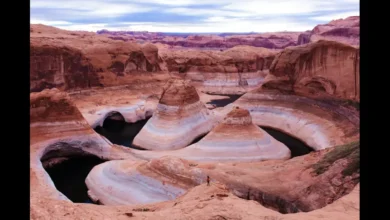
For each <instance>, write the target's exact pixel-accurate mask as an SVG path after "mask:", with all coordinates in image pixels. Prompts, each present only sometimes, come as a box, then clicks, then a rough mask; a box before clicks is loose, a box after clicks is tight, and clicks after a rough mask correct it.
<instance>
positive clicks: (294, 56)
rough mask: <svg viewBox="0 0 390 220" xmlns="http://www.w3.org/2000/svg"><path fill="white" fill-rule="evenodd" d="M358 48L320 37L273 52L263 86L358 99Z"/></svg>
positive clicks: (264, 87) (286, 90)
mask: <svg viewBox="0 0 390 220" xmlns="http://www.w3.org/2000/svg"><path fill="white" fill-rule="evenodd" d="M359 52H360V51H359V49H357V48H355V47H352V46H349V45H346V44H342V43H338V42H334V41H324V40H320V41H318V42H315V43H310V44H307V45H302V46H296V47H290V48H286V49H285V50H283V51H282V52H280V53H279V54H277V55H276V57H275V60H274V61H273V63H272V65H271V67H270V76H269V77H268V80H267V82H266V83H264V84H263V86H262V88H263V89H278V90H283V91H285V92H302V93H305V94H308V95H309V94H310V95H328V96H329V95H330V96H333V97H338V98H342V99H351V100H360V89H359V87H360V70H359V65H360V64H359V62H360V53H359Z"/></svg>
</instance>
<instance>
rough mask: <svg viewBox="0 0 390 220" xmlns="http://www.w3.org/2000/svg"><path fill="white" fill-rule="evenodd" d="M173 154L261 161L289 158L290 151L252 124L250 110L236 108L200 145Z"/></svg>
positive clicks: (199, 159)
mask: <svg viewBox="0 0 390 220" xmlns="http://www.w3.org/2000/svg"><path fill="white" fill-rule="evenodd" d="M174 155H176V156H179V155H180V157H182V158H186V159H189V160H195V161H240V162H243V161H246V162H249V161H261V160H270V159H288V158H290V156H291V152H290V150H289V149H288V148H287V147H286V146H285V145H284V144H282V143H281V142H279V141H277V140H275V139H274V138H273V137H272V136H270V135H269V134H267V133H266V132H265V131H264V130H263V129H261V128H259V127H258V126H256V125H254V124H253V123H252V118H251V116H250V114H249V111H248V110H246V109H240V108H234V109H233V110H232V111H231V112H229V113H228V114H227V116H226V117H225V119H224V121H223V122H222V123H221V124H219V125H217V126H216V127H215V128H213V129H212V130H211V131H210V133H208V134H207V135H206V136H205V137H204V138H202V139H201V140H200V141H199V142H197V143H195V144H192V145H190V146H188V147H187V148H185V149H181V150H179V151H177V152H175V153H174Z"/></svg>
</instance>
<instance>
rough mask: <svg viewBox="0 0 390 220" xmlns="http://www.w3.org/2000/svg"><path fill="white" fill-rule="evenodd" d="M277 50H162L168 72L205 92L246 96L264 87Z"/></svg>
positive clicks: (251, 48)
mask: <svg viewBox="0 0 390 220" xmlns="http://www.w3.org/2000/svg"><path fill="white" fill-rule="evenodd" d="M276 52H277V51H276V50H269V49H266V48H260V47H259V48H256V47H250V46H236V47H234V48H230V49H228V50H225V51H222V52H221V51H210V50H208V51H202V50H194V49H192V50H184V49H183V50H171V49H160V51H159V53H160V56H161V58H162V59H163V60H164V61H165V63H166V67H167V69H168V71H170V72H173V73H178V74H179V75H180V74H181V75H183V76H184V77H185V78H186V79H190V80H191V81H192V82H193V83H194V85H196V86H197V87H198V88H200V90H201V91H204V92H207V93H214V94H243V93H245V92H247V91H249V90H251V89H253V88H255V87H256V86H259V85H261V83H262V82H263V79H264V77H265V75H266V74H267V73H268V69H269V67H270V65H271V63H272V61H273V59H274V56H275V54H276Z"/></svg>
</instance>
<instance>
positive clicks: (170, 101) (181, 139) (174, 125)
mask: <svg viewBox="0 0 390 220" xmlns="http://www.w3.org/2000/svg"><path fill="white" fill-rule="evenodd" d="M213 126H214V121H213V120H212V116H211V115H210V112H209V111H208V109H207V108H206V107H205V105H204V104H203V103H202V102H200V100H199V95H198V93H197V91H196V89H195V87H193V86H191V85H190V84H189V82H187V81H183V80H170V81H169V82H168V83H167V85H166V87H165V88H164V90H163V93H162V95H161V99H160V101H159V103H158V105H157V109H156V111H155V112H154V114H153V116H152V117H151V118H150V119H149V121H148V122H147V123H146V125H145V126H144V127H143V128H142V130H141V131H140V132H139V134H138V135H137V136H136V137H135V138H134V141H133V145H134V146H137V147H141V148H144V149H149V150H174V149H180V148H183V147H185V146H187V145H188V144H190V143H191V142H192V141H193V140H194V139H195V138H196V137H198V136H200V135H203V134H205V133H207V132H208V131H210V130H211V128H212V127H213Z"/></svg>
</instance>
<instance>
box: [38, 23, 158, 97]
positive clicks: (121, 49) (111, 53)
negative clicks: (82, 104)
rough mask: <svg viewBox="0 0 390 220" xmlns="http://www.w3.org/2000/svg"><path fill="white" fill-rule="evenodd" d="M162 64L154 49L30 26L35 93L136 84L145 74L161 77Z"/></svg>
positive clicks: (84, 34)
mask: <svg viewBox="0 0 390 220" xmlns="http://www.w3.org/2000/svg"><path fill="white" fill-rule="evenodd" d="M159 62H161V60H160V59H159V57H158V50H157V49H156V47H155V46H153V45H145V46H143V47H141V46H140V45H138V44H135V43H131V42H123V41H118V40H112V39H109V38H107V37H104V36H99V35H97V34H95V33H91V32H85V31H66V30H61V29H58V28H54V27H50V26H45V25H31V26H30V78H31V86H30V90H31V91H41V90H42V89H44V88H52V87H57V88H59V89H63V90H74V89H85V88H91V87H96V86H114V85H124V84H129V83H134V81H135V80H137V79H138V77H139V76H140V75H145V73H153V74H158V73H160V71H161V68H160V65H159ZM160 74H162V73H160Z"/></svg>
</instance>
